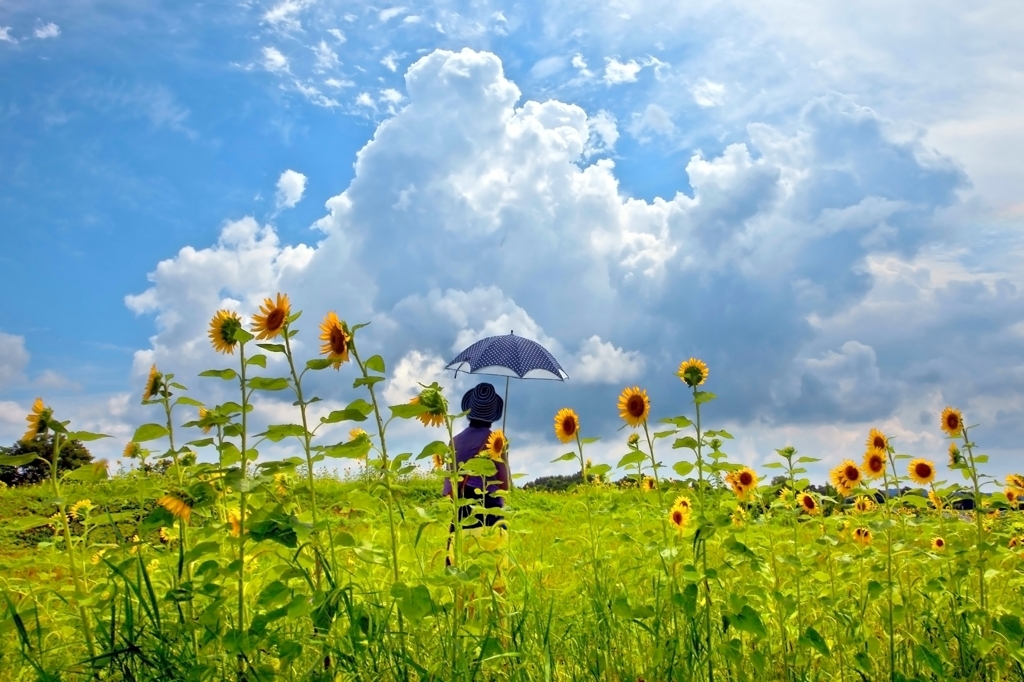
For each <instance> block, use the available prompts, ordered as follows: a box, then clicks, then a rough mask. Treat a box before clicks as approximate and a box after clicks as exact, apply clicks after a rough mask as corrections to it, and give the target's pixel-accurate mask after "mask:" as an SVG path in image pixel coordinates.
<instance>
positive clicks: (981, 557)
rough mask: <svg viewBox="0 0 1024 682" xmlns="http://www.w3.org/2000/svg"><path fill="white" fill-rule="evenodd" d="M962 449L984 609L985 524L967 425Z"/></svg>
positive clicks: (976, 468) (980, 597) (979, 594)
mask: <svg viewBox="0 0 1024 682" xmlns="http://www.w3.org/2000/svg"><path fill="white" fill-rule="evenodd" d="M962 434H963V439H964V450H966V451H967V460H968V461H969V462H970V465H971V467H970V471H971V484H972V485H973V486H974V521H975V525H976V526H977V529H978V542H977V545H976V546H977V548H978V603H979V605H980V606H981V609H982V611H984V610H985V552H984V550H983V549H982V545H983V544H984V541H985V525H984V523H983V522H982V520H981V514H982V504H981V485H980V484H979V482H978V466H977V464H976V463H975V461H974V446H973V444H972V443H971V441H970V439H969V438H968V437H967V427H966V426H964V427H963V431H962Z"/></svg>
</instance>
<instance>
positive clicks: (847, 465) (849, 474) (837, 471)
mask: <svg viewBox="0 0 1024 682" xmlns="http://www.w3.org/2000/svg"><path fill="white" fill-rule="evenodd" d="M829 478H830V479H831V480H832V485H833V486H835V488H836V490H838V491H839V494H840V495H842V496H844V497H845V496H847V495H849V494H850V492H851V491H852V490H853V489H854V488H856V487H857V486H858V485H860V481H861V473H860V469H858V468H857V465H856V464H854V463H853V462H852V461H851V460H848V459H846V460H843V461H842V463H840V464H839V466H837V467H835V468H834V469H832V471H830V472H829Z"/></svg>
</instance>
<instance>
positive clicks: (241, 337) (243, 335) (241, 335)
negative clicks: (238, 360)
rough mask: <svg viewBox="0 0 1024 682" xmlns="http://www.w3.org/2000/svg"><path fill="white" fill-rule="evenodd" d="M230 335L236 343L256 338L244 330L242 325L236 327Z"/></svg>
mask: <svg viewBox="0 0 1024 682" xmlns="http://www.w3.org/2000/svg"><path fill="white" fill-rule="evenodd" d="M232 336H233V338H234V339H235V341H237V342H238V343H248V342H249V341H252V340H253V339H255V338H256V337H255V336H253V335H252V334H250V333H249V332H248V331H246V330H245V328H244V327H239V328H238V329H236V330H235V333H234V334H233V335H232Z"/></svg>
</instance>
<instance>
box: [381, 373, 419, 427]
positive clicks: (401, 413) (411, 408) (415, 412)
mask: <svg viewBox="0 0 1024 682" xmlns="http://www.w3.org/2000/svg"><path fill="white" fill-rule="evenodd" d="M377 378H379V377H377ZM388 409H389V410H391V416H392V417H397V418H399V419H411V418H413V417H417V416H419V415H421V414H425V413H427V412H430V408H429V407H427V406H426V405H421V404H419V403H417V404H413V403H407V404H405V405H391V406H389V407H388Z"/></svg>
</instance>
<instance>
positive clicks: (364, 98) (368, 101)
mask: <svg viewBox="0 0 1024 682" xmlns="http://www.w3.org/2000/svg"><path fill="white" fill-rule="evenodd" d="M356 104H357V105H359V106H361V107H369V108H371V109H376V108H377V104H376V103H375V102H374V101H373V97H372V96H371V95H370V93H368V92H361V93H359V94H358V95H356Z"/></svg>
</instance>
